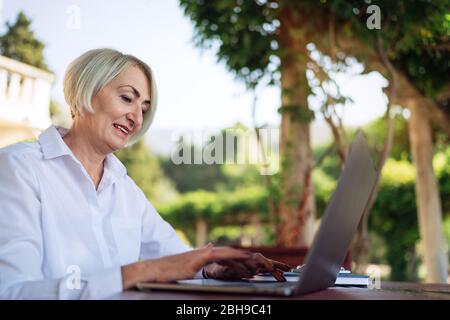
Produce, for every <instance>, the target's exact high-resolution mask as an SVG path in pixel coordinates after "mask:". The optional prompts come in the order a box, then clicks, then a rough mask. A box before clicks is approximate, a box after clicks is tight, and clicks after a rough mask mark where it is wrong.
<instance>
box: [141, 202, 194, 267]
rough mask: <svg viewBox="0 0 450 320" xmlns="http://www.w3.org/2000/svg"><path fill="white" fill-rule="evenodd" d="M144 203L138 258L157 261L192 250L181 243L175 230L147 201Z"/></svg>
mask: <svg viewBox="0 0 450 320" xmlns="http://www.w3.org/2000/svg"><path fill="white" fill-rule="evenodd" d="M145 201H146V205H145V210H144V215H143V217H142V242H141V253H140V258H141V259H142V260H146V259H157V258H160V257H164V256H168V255H173V254H178V253H183V252H186V251H189V250H192V248H191V247H190V246H189V245H187V244H185V243H184V242H183V241H181V239H180V238H179V237H178V235H177V233H176V232H175V229H174V228H173V227H172V226H171V225H170V224H169V223H167V222H166V221H165V220H164V219H163V218H161V216H160V215H159V213H158V212H157V211H156V210H155V208H154V207H153V206H152V205H151V204H150V203H149V202H148V200H145Z"/></svg>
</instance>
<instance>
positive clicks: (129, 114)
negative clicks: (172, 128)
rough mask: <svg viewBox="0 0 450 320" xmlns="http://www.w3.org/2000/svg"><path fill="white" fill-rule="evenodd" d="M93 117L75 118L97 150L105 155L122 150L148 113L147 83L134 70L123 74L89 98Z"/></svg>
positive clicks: (138, 69) (145, 79)
mask: <svg viewBox="0 0 450 320" xmlns="http://www.w3.org/2000/svg"><path fill="white" fill-rule="evenodd" d="M92 107H93V109H94V113H90V112H84V113H83V115H81V116H79V117H76V118H75V119H74V121H78V122H79V123H78V124H79V125H81V126H82V127H83V131H84V132H85V133H86V134H89V137H90V141H91V142H92V144H93V146H95V148H96V149H98V150H100V151H101V152H102V153H104V154H108V153H110V152H114V151H116V150H119V149H122V148H123V147H124V146H125V144H126V143H127V142H128V140H129V139H130V137H131V136H133V135H135V134H136V133H138V132H139V130H140V129H141V127H142V121H143V116H144V113H146V112H150V110H149V109H150V82H149V80H148V79H147V77H146V75H145V73H144V72H143V71H142V70H141V69H140V68H139V67H137V66H130V67H128V68H126V69H125V70H123V71H122V72H121V73H120V74H119V75H118V76H116V77H115V78H114V79H113V80H112V81H111V82H109V83H108V84H107V85H106V86H105V87H104V88H103V89H101V90H100V91H99V92H98V93H97V94H96V95H95V96H94V97H93V98H92Z"/></svg>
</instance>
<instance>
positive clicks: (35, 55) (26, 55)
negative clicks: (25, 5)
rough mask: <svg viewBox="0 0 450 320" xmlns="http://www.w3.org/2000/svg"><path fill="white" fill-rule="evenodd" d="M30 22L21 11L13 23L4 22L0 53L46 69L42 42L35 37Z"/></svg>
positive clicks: (0, 39) (0, 38)
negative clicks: (4, 29) (4, 30)
mask: <svg viewBox="0 0 450 320" xmlns="http://www.w3.org/2000/svg"><path fill="white" fill-rule="evenodd" d="M31 23H32V21H31V20H30V19H28V18H27V17H26V15H25V14H24V13H23V12H22V11H21V12H19V14H18V16H17V19H16V22H15V23H14V24H10V23H9V22H6V28H7V30H6V32H5V34H4V35H3V36H1V37H0V55H3V56H6V57H9V58H11V59H14V60H18V61H21V62H23V63H27V64H29V65H32V66H34V67H36V68H39V69H43V70H47V71H48V67H47V64H46V63H45V59H44V44H43V43H42V42H41V41H39V40H38V39H36V38H35V35H34V33H33V31H32V30H31Z"/></svg>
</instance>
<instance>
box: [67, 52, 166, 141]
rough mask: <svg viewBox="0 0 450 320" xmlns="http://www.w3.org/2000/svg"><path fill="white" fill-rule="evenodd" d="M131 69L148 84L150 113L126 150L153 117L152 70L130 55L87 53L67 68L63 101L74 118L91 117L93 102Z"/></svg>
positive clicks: (154, 103) (155, 98) (147, 113)
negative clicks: (139, 73)
mask: <svg viewBox="0 0 450 320" xmlns="http://www.w3.org/2000/svg"><path fill="white" fill-rule="evenodd" d="M130 66H137V67H139V68H140V69H141V70H142V72H144V74H145V75H146V76H147V78H148V80H149V82H150V110H149V111H148V112H146V113H145V114H144V119H143V122H142V128H141V130H140V131H139V132H137V133H136V134H135V135H133V136H132V137H131V139H130V140H129V141H128V143H127V146H129V145H132V144H133V143H135V142H136V141H137V140H139V138H141V137H142V136H143V135H144V134H145V133H146V132H147V130H148V128H149V127H150V124H151V123H152V121H153V117H154V115H155V111H156V105H157V95H158V93H157V89H156V82H155V77H154V75H153V72H152V69H151V68H150V67H149V66H148V65H147V64H146V63H145V62H143V61H142V60H140V59H138V58H136V57H134V56H132V55H129V54H123V53H121V52H119V51H117V50H113V49H108V48H103V49H94V50H90V51H87V52H85V53H84V54H82V55H81V56H79V57H78V58H76V59H75V60H74V61H73V62H72V63H71V64H70V65H69V66H68V67H67V70H66V73H65V75H64V97H65V99H66V102H67V103H68V104H69V106H70V112H71V114H72V118H73V117H75V115H76V114H80V113H82V112H83V111H88V112H92V113H93V112H94V109H93V108H92V105H91V101H92V98H93V97H94V96H95V95H96V94H97V93H98V92H99V91H100V90H101V89H102V88H104V87H105V86H106V85H107V84H108V83H109V82H110V81H111V80H113V79H114V78H115V77H116V76H117V75H118V74H119V73H121V72H122V71H123V70H125V69H126V68H128V67H130Z"/></svg>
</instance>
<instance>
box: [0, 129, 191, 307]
mask: <svg viewBox="0 0 450 320" xmlns="http://www.w3.org/2000/svg"><path fill="white" fill-rule="evenodd" d="M65 132H67V130H65V129H62V128H56V127H53V126H51V127H49V128H48V129H47V130H45V131H44V132H43V133H42V134H41V135H40V136H39V140H38V141H36V142H28V143H24V142H23V143H17V144H15V145H12V146H9V147H6V148H3V149H0V298H3V299H17V298H19V299H20V298H24V299H79V298H91V299H92V298H93V299H98V298H104V297H107V296H109V295H112V294H115V293H118V292H120V291H122V278H121V271H120V266H123V265H127V264H130V263H133V262H136V261H138V260H139V259H154V258H158V257H161V256H166V255H171V254H176V253H181V252H185V251H188V250H190V249H191V248H190V247H189V246H187V245H186V244H184V243H183V242H182V241H181V240H180V239H179V238H178V236H177V235H176V233H175V231H174V229H173V228H172V227H171V226H170V225H169V224H168V223H167V222H165V221H164V220H163V219H162V218H161V217H160V216H159V214H158V213H157V212H156V211H155V209H154V208H153V206H152V205H151V204H150V203H149V202H148V200H147V199H146V197H145V195H144V194H143V192H142V191H141V190H140V189H139V187H137V186H136V184H135V183H134V182H133V180H132V179H131V178H130V177H129V176H127V174H126V169H125V167H124V166H123V164H122V163H121V162H120V161H119V160H118V159H117V158H116V157H115V156H114V155H112V154H110V155H108V156H107V157H106V159H105V166H104V172H103V177H102V180H101V182H100V184H99V187H98V190H96V189H95V186H94V183H93V181H92V179H91V178H90V177H89V175H88V174H87V172H86V170H85V169H84V167H83V166H82V164H81V163H80V161H78V159H76V158H75V156H74V155H73V153H72V152H71V150H70V149H69V148H68V146H67V145H66V144H65V142H64V140H63V139H62V136H64V134H65ZM78 275H79V276H78Z"/></svg>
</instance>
